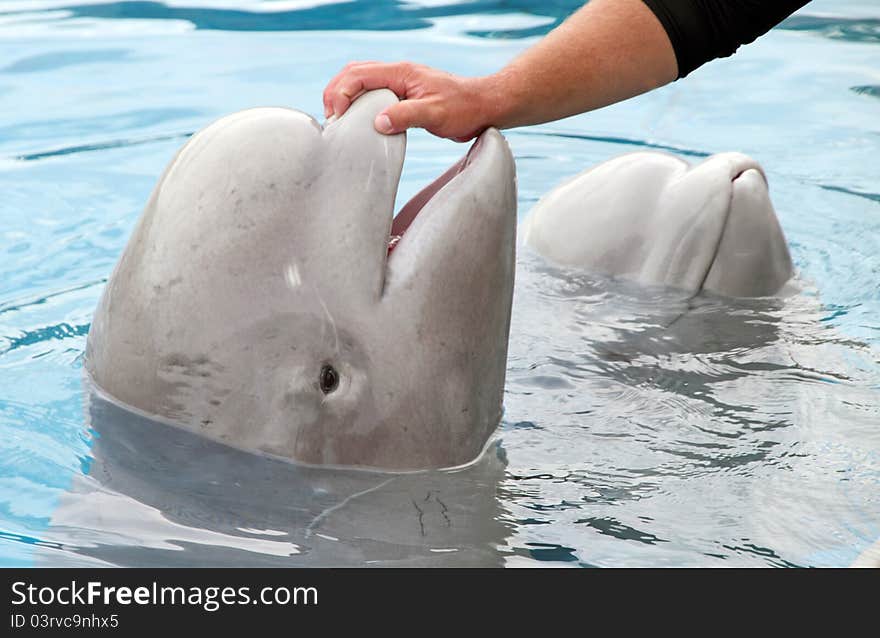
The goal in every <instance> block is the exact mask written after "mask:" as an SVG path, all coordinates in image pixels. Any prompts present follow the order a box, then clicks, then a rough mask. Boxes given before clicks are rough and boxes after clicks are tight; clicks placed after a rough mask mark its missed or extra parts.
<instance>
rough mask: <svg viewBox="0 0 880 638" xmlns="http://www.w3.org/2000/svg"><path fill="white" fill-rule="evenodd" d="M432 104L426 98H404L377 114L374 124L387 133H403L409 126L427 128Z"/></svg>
mask: <svg viewBox="0 0 880 638" xmlns="http://www.w3.org/2000/svg"><path fill="white" fill-rule="evenodd" d="M430 115H431V114H430V106H429V105H428V104H427V103H426V102H425V101H424V100H403V101H402V102H398V103H397V104H395V105H394V106H389V107H388V108H387V109H385V110H384V111H382V112H381V113H379V115H377V116H376V121H375V122H374V123H373V125H374V126H375V127H376V130H377V131H379V132H380V133H384V134H385V135H392V134H394V133H403V132H404V131H405V130H406V129H408V128H413V127H421V128H427V126H428V124H429V120H430Z"/></svg>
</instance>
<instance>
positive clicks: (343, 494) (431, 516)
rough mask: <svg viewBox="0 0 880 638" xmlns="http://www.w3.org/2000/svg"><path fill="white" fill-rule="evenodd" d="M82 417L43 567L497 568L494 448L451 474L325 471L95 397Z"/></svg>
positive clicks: (502, 532) (500, 529) (499, 469)
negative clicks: (78, 455)
mask: <svg viewBox="0 0 880 638" xmlns="http://www.w3.org/2000/svg"><path fill="white" fill-rule="evenodd" d="M88 411H89V419H88V420H89V424H90V426H91V430H92V435H93V438H94V443H93V447H92V453H91V459H90V467H89V471H88V474H87V475H86V476H83V477H79V478H78V479H77V480H76V481H75V483H74V486H73V489H72V490H71V491H70V492H69V493H68V494H65V495H64V496H63V497H62V498H61V501H60V504H59V507H58V508H57V510H56V511H55V513H54V514H53V517H52V525H51V527H50V529H49V530H48V532H47V533H46V534H45V535H44V540H47V541H48V542H49V543H53V542H54V543H56V545H55V547H57V548H60V552H59V551H58V550H57V549H56V550H54V551H53V550H52V549H50V548H45V552H44V554H43V559H44V560H45V561H46V562H47V563H48V564H51V565H55V564H59V563H67V562H73V563H81V562H88V560H89V559H90V560H92V561H100V562H102V563H109V564H113V565H129V566H135V565H150V566H154V565H163V566H164V565H215V566H227V565H228V566H236V565H239V566H240V565H263V566H273V565H274V566H283V565H287V566H314V565H322V566H328V565H337V566H342V565H348V566H351V565H408V566H412V565H431V564H442V565H474V566H478V565H482V566H492V565H498V564H500V563H501V556H500V555H499V554H498V552H497V549H496V548H497V546H498V545H500V544H503V542H504V538H505V536H506V534H507V527H506V526H505V524H503V523H502V522H500V520H499V512H500V505H499V504H498V502H497V500H496V494H495V492H496V487H497V483H498V481H499V480H500V479H501V477H502V476H503V466H504V461H503V457H502V456H500V449H499V448H498V447H497V445H493V446H492V447H490V449H488V450H487V451H486V453H485V454H484V455H483V456H482V457H481V458H480V460H479V461H478V462H477V463H474V464H473V465H470V466H468V467H466V468H463V469H458V470H454V471H441V472H438V471H432V472H423V473H412V474H385V473H379V472H366V471H347V470H333V469H324V468H310V467H304V466H299V465H295V464H292V463H287V462H284V461H280V460H275V459H270V458H265V457H261V456H257V455H254V454H250V453H246V452H241V451H238V450H234V449H232V448H229V447H226V446H224V445H221V444H219V443H214V442H212V441H209V440H207V439H204V438H202V437H198V436H196V435H193V434H191V433H189V432H186V431H184V430H181V429H178V428H174V427H171V426H167V425H164V424H161V423H157V422H155V421H152V420H150V419H147V418H144V417H142V416H139V415H136V414H133V413H130V412H128V411H126V410H124V409H122V408H120V407H118V406H117V405H115V404H113V403H111V402H109V401H107V400H105V399H103V398H101V397H99V396H98V395H96V394H90V396H89V408H88ZM72 554H75V555H76V556H78V558H76V557H74V556H73V555H72Z"/></svg>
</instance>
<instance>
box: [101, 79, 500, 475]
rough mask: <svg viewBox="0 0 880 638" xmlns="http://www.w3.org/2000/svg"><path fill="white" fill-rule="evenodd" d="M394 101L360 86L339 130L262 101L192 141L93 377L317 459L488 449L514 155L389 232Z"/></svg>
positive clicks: (121, 271) (111, 309) (173, 169)
mask: <svg viewBox="0 0 880 638" xmlns="http://www.w3.org/2000/svg"><path fill="white" fill-rule="evenodd" d="M396 100H397V97H396V96H394V94H392V93H391V92H390V91H386V90H381V91H373V92H370V93H367V94H365V95H364V96H362V97H361V98H359V99H358V100H357V101H356V102H355V103H354V104H353V105H352V107H351V108H350V109H349V111H348V112H347V113H346V114H345V115H344V116H343V117H342V118H340V119H339V120H336V121H334V122H332V123H330V124H328V125H327V126H326V127H325V128H322V127H321V125H320V124H318V123H317V122H316V121H315V120H314V119H312V118H311V117H310V116H308V115H306V114H304V113H301V112H298V111H294V110H290V109H285V108H257V109H251V110H246V111H242V112H239V113H235V114H233V115H230V116H227V117H224V118H222V119H220V120H219V121H217V122H215V123H213V124H211V125H210V126H208V127H207V128H206V129H204V130H202V131H201V132H199V133H198V134H196V135H195V136H194V137H193V138H192V139H190V140H189V141H188V142H187V144H186V145H185V146H184V147H183V148H182V149H181V150H180V152H179V153H178V154H177V156H176V157H175V158H174V159H173V160H172V162H171V163H170V165H169V166H168V168H167V169H166V170H165V173H164V174H163V176H162V178H161V179H160V181H159V183H158V185H157V186H156V188H155V190H154V191H153V194H152V196H151V198H150V200H149V202H148V204H147V206H146V208H145V210H144V212H143V214H142V216H141V218H140V220H139V222H138V224H137V226H136V228H135V230H134V232H133V234H132V237H131V239H130V240H129V243H128V245H127V247H126V249H125V251H124V253H123V255H122V257H121V258H120V260H119V263H118V264H117V266H116V268H115V270H114V272H113V274H112V276H111V278H110V280H109V283H108V285H107V287H106V290H105V292H104V295H103V297H102V300H101V302H100V304H99V306H98V308H97V310H96V312H95V316H94V320H93V323H92V326H91V330H90V332H89V337H88V344H87V348H86V370H87V372H88V374H89V375H90V376H91V377H92V380H93V381H94V383H95V384H96V385H97V386H98V388H99V389H100V390H101V391H102V392H103V393H104V394H106V395H109V397H111V398H112V399H114V400H115V401H117V402H119V403H121V404H123V405H125V406H127V407H129V408H131V409H133V410H135V411H139V412H142V413H145V414H147V415H150V416H153V417H156V418H158V419H160V420H163V421H166V422H170V423H173V424H176V425H179V426H182V427H184V428H186V429H188V430H191V431H194V432H198V433H201V434H203V435H205V436H207V437H209V438H212V439H215V440H218V441H221V442H224V443H226V444H229V445H231V446H234V447H237V448H241V449H245V450H250V451H256V452H262V453H266V454H270V455H274V456H279V457H284V458H288V459H293V460H296V461H300V462H304V463H314V464H325V465H349V466H363V467H377V468H385V469H420V468H432V467H447V466H455V465H460V464H463V463H466V462H469V461H471V460H473V459H474V458H475V457H476V456H478V454H479V453H480V450H481V449H482V448H483V447H484V444H485V442H486V441H487V439H488V437H489V435H490V434H491V433H492V431H493V430H494V428H495V427H496V425H497V424H498V422H499V420H500V416H501V409H502V394H503V388H504V376H505V367H506V358H507V339H508V332H509V326H510V306H511V298H512V289H513V278H514V250H515V228H516V185H515V169H514V163H513V158H512V156H511V153H510V150H509V148H508V146H507V143H506V142H505V140H504V138H503V137H502V136H501V135H500V134H499V133H498V131H496V130H494V129H490V130H487V131H486V132H485V133H483V134H482V135H481V136H480V137H479V138H478V139H477V141H476V142H475V143H474V145H473V146H472V148H471V149H470V151H469V153H468V154H467V156H466V157H465V158H463V159H462V160H461V161H460V162H459V163H458V164H456V165H455V166H454V167H452V168H451V169H450V170H449V171H447V172H446V173H445V174H444V175H443V176H442V177H441V178H439V179H438V180H437V181H436V182H434V183H433V184H431V185H430V186H428V187H427V188H426V189H425V190H423V191H422V192H421V193H420V194H419V195H417V196H416V197H415V198H414V199H413V201H412V202H410V204H408V205H407V206H406V207H404V209H403V210H402V211H401V213H400V214H399V215H398V216H397V218H395V219H394V221H393V225H392V216H393V207H394V199H395V195H396V192H397V185H398V180H399V178H400V173H401V168H402V165H403V160H404V154H405V146H406V138H405V135H395V136H390V137H389V136H384V135H380V134H379V133H377V132H376V131H375V130H374V128H373V119H374V118H375V116H376V115H377V114H378V113H379V112H380V111H381V110H382V109H384V108H386V107H387V106H389V105H390V104H392V103H394V102H395V101H396ZM392 236H393V240H392V239H391V238H392ZM392 248H393V250H392Z"/></svg>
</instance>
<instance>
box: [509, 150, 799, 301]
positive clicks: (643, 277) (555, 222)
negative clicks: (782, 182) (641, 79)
mask: <svg viewBox="0 0 880 638" xmlns="http://www.w3.org/2000/svg"><path fill="white" fill-rule="evenodd" d="M522 234H523V239H524V242H525V243H526V244H527V245H529V246H530V247H532V248H533V249H534V250H535V251H537V252H538V253H539V254H541V255H542V256H544V257H545V258H547V259H549V260H550V261H551V262H554V263H557V264H559V265H562V266H567V267H573V268H579V269H584V270H589V271H592V272H596V273H600V274H604V275H610V276H615V277H621V278H624V279H630V280H634V281H636V282H638V283H641V284H645V285H663V286H669V287H674V288H680V289H683V290H686V291H690V292H697V291H700V290H708V291H711V292H714V293H717V294H720V295H724V296H728V297H763V296H771V295H776V294H778V293H780V292H781V291H782V290H783V289H784V288H785V287H786V283H787V282H788V281H789V279H791V277H792V275H793V267H792V262H791V256H790V254H789V251H788V245H787V244H786V241H785V235H784V234H783V232H782V228H781V227H780V225H779V221H778V219H777V217H776V212H775V211H774V209H773V204H772V203H771V201H770V195H769V190H768V186H767V178H766V175H765V174H764V170H763V169H762V168H761V166H760V165H759V164H758V163H757V162H756V161H755V160H753V159H751V158H750V157H747V156H745V155H742V154H741V153H720V154H718V155H713V156H711V157H709V158H708V159H706V160H705V161H703V162H701V163H700V164H698V165H696V166H691V165H690V164H689V163H688V162H686V161H684V160H682V159H679V158H677V157H675V156H673V155H669V154H666V153H658V152H644V151H643V152H637V153H629V154H626V155H622V156H619V157H616V158H613V159H611V160H609V161H607V162H603V163H601V164H599V165H597V166H594V167H592V168H590V169H587V170H586V171H584V172H582V173H580V174H579V175H576V176H574V177H572V178H570V179H569V180H567V181H565V182H563V183H562V184H560V185H559V186H557V187H556V188H554V189H553V190H551V191H550V192H549V193H547V194H546V195H544V197H542V198H541V200H540V201H539V202H538V203H537V204H536V205H535V206H534V208H533V209H532V211H531V212H530V213H529V216H528V218H527V219H526V221H525V222H524V223H523V233H522Z"/></svg>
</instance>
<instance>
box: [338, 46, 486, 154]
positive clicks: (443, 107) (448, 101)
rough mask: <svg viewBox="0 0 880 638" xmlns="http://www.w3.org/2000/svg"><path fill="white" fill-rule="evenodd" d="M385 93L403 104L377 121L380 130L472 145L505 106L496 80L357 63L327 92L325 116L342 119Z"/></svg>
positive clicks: (413, 66) (398, 65)
mask: <svg viewBox="0 0 880 638" xmlns="http://www.w3.org/2000/svg"><path fill="white" fill-rule="evenodd" d="M381 88H387V89H390V90H391V91H393V92H394V93H395V94H397V97H399V98H400V99H401V100H402V101H401V102H399V103H398V104H395V105H393V106H390V107H388V108H387V109H385V110H384V111H382V112H381V113H380V114H379V115H378V116H376V120H375V123H374V125H375V127H376V130H377V131H379V132H380V133H385V134H387V135H390V134H393V133H401V132H403V131H405V130H406V129H408V128H412V127H419V128H424V129H426V130H427V131H428V132H430V133H433V134H434V135H437V136H439V137H446V138H449V139H453V140H455V141H457V142H466V141H468V140H470V139H473V138H474V137H476V136H477V135H479V134H480V133H482V132H483V130H484V129H486V128H487V127H489V126H491V125H493V124H494V122H493V118H494V117H495V116H496V113H497V112H498V107H499V104H498V100H497V99H496V98H495V96H494V95H493V93H496V90H495V88H494V83H493V80H492V78H491V77H486V78H463V77H459V76H456V75H452V74H451V73H446V72H444V71H439V70H437V69H432V68H430V67H427V66H424V65H421V64H412V63H410V62H395V63H390V64H386V63H380V62H353V63H351V64H349V65H347V66H346V67H345V68H344V69H342V71H340V72H339V73H338V74H337V75H336V77H334V78H333V79H332V80H330V83H329V84H328V85H327V88H326V89H324V115H325V117H330V116H331V115H335V116H336V117H339V116H341V115H342V114H343V113H345V111H346V110H347V109H348V107H349V106H351V103H352V102H354V101H355V100H356V99H357V98H358V97H359V96H360V95H362V94H363V93H365V92H367V91H371V90H373V89H381Z"/></svg>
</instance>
